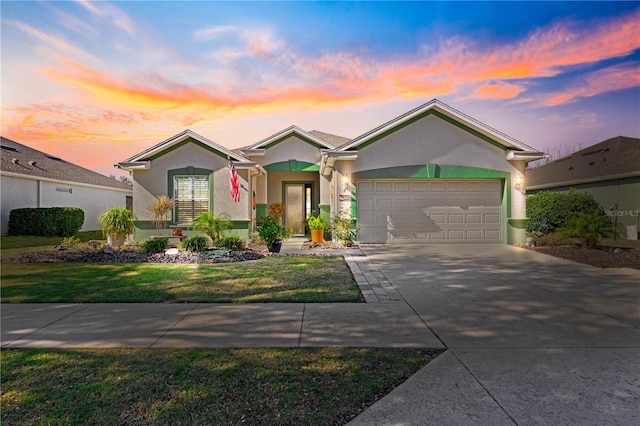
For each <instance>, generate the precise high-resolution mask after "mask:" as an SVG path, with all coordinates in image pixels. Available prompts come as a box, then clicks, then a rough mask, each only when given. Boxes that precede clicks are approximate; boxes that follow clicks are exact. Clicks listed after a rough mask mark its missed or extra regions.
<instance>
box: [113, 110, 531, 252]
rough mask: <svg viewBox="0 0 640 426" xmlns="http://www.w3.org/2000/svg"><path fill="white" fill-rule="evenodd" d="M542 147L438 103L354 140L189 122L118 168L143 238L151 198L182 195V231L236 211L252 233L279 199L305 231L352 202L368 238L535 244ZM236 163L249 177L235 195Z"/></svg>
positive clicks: (177, 218)
mask: <svg viewBox="0 0 640 426" xmlns="http://www.w3.org/2000/svg"><path fill="white" fill-rule="evenodd" d="M542 157H543V154H542V153H540V152H538V151H536V150H534V149H533V148H531V147H529V146H527V145H525V144H523V143H521V142H518V141H517V140H515V139H513V138H511V137H509V136H507V135H505V134H503V133H500V132H498V131H497V130H494V129H492V128H490V127H488V126H486V125H484V124H482V123H480V122H479V121H477V120H475V119H473V118H471V117H469V116H467V115H464V114H463V113H461V112H459V111H456V110H455V109H453V108H451V107H450V106H448V105H446V104H444V103H442V102H440V101H438V100H432V101H430V102H428V103H426V104H424V105H422V106H420V107H418V108H416V109H414V110H412V111H409V112H408V113H406V114H403V115H401V116H399V117H397V118H396V119H394V120H391V121H389V122H388V123H385V124H383V125H382V126H380V127H377V128H375V129H373V130H371V131H369V132H367V133H365V134H363V135H361V136H359V137H357V138H355V139H348V138H342V137H340V136H335V135H331V134H328V133H323V132H319V131H305V130H303V129H300V128H298V127H296V126H291V127H288V128H286V129H284V130H282V131H280V132H278V133H276V134H274V135H271V136H269V137H267V138H265V139H263V140H261V141H259V142H257V143H255V144H253V145H251V146H248V147H246V148H243V149H240V150H236V151H231V150H228V149H226V148H224V147H222V146H220V145H218V144H216V143H214V142H212V141H210V140H208V139H206V138H204V137H202V136H200V135H198V134H196V133H194V132H192V131H190V130H186V131H184V132H182V133H180V134H178V135H176V136H173V137H172V138H169V139H167V140H165V141H163V142H161V143H159V144H157V145H155V146H153V147H151V148H149V149H147V150H145V151H143V152H141V153H139V154H137V155H134V156H133V157H131V158H129V159H127V160H124V161H122V162H121V163H118V164H117V165H116V167H119V168H122V169H125V170H130V171H132V172H133V181H134V184H133V187H134V189H133V191H134V213H135V215H136V217H137V218H138V219H141V220H139V221H138V222H137V223H136V239H138V240H139V239H144V238H146V237H148V236H150V235H152V234H153V233H154V232H155V231H154V230H153V227H152V224H151V219H152V216H151V213H150V212H149V211H148V208H147V207H148V205H149V204H151V202H152V201H153V199H154V197H155V196H157V195H169V196H171V197H173V198H174V199H176V200H177V202H176V209H175V211H174V213H173V215H172V218H171V221H170V222H171V227H185V226H187V225H188V223H189V221H190V220H191V219H193V217H194V216H195V215H197V214H198V213H199V212H202V211H206V210H209V211H213V213H214V214H215V215H219V214H222V213H226V214H228V215H230V216H231V218H232V220H233V221H234V223H235V227H236V232H243V233H244V234H245V235H246V233H248V232H249V231H251V230H253V229H255V226H256V221H257V220H258V219H260V218H261V217H264V216H265V215H266V214H267V210H268V206H269V205H270V204H273V203H276V202H281V203H284V204H285V205H286V212H285V218H284V220H285V222H286V225H287V228H288V229H290V230H292V231H293V233H294V234H299V235H302V234H303V233H304V232H305V229H304V219H305V218H306V217H307V216H308V215H309V214H311V213H316V214H320V215H322V216H325V217H327V218H330V217H331V216H333V215H334V214H335V213H336V212H338V211H340V210H343V209H344V210H347V211H348V212H349V214H350V215H351V216H352V218H353V219H354V222H355V223H357V224H358V225H359V227H360V232H359V235H358V240H359V242H360V243H387V242H400V243H401V242H414V241H417V242H432V243H439V242H462V243H465V242H470V243H471V242H502V243H514V242H524V237H525V235H524V220H525V198H526V197H525V194H524V189H523V188H524V186H523V184H522V182H523V177H524V171H525V167H526V163H527V162H529V161H534V160H537V159H539V158H542ZM228 159H231V160H232V161H233V163H234V165H235V168H236V170H237V172H238V175H239V181H240V186H241V189H240V194H241V197H240V202H239V203H235V202H234V201H233V200H232V199H231V196H230V183H229V169H228Z"/></svg>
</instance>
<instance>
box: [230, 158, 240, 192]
mask: <svg viewBox="0 0 640 426" xmlns="http://www.w3.org/2000/svg"><path fill="white" fill-rule="evenodd" d="M229 186H231V199H232V200H233V201H235V202H236V203H237V202H239V201H240V184H239V183H238V172H236V167H235V166H234V165H233V161H231V159H229Z"/></svg>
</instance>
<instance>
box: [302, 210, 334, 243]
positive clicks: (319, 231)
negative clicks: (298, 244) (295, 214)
mask: <svg viewBox="0 0 640 426" xmlns="http://www.w3.org/2000/svg"><path fill="white" fill-rule="evenodd" d="M307 226H308V227H309V230H310V232H311V241H313V242H314V243H318V244H322V243H323V242H324V231H326V230H327V229H329V223H328V222H327V221H326V220H325V218H323V217H322V216H309V219H307Z"/></svg>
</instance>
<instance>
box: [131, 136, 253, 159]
mask: <svg viewBox="0 0 640 426" xmlns="http://www.w3.org/2000/svg"><path fill="white" fill-rule="evenodd" d="M187 143H196V144H197V145H198V146H201V147H203V148H204V149H207V150H208V151H211V152H213V153H215V154H217V155H220V156H221V157H224V158H230V159H232V160H233V161H236V162H240V163H251V162H250V161H249V160H247V159H246V158H244V157H243V156H242V155H240V154H238V153H237V152H234V151H231V150H229V149H227V148H225V147H223V146H222V145H218V144H217V143H215V142H213V141H211V140H209V139H207V138H205V137H204V136H202V135H199V134H197V133H196V132H193V131H191V130H189V129H187V130H185V131H183V132H180V133H178V134H177V135H174V136H172V137H170V138H169V139H166V140H164V141H162V142H160V143H158V144H156V145H154V146H152V147H150V148H147V149H145V150H144V151H142V152H140V153H138V154H136V155H134V156H132V157H129V158H127V159H126V160H124V161H122V162H120V163H119V165H120V166H122V165H124V164H131V163H139V162H145V161H149V160H153V159H156V158H158V157H160V156H162V155H165V154H168V153H169V152H171V151H173V150H174V149H176V148H178V147H180V146H183V145H185V144H187Z"/></svg>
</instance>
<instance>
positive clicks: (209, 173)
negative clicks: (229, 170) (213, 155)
mask: <svg viewBox="0 0 640 426" xmlns="http://www.w3.org/2000/svg"><path fill="white" fill-rule="evenodd" d="M177 177H191V178H193V177H205V178H206V179H207V184H208V185H209V191H208V195H209V200H208V204H207V211H209V212H213V170H208V169H200V168H196V167H186V168H182V169H173V170H169V172H168V181H169V182H168V193H169V194H171V197H172V198H174V199H175V195H176V194H175V190H176V189H177V188H176V187H175V182H176V178H177ZM192 201H193V199H192ZM176 210H177V206H176V205H175V203H174V208H173V210H172V218H171V224H172V225H186V224H190V223H191V222H192V220H193V219H192V220H191V221H189V222H184V221H183V222H178V215H177V214H176Z"/></svg>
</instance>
